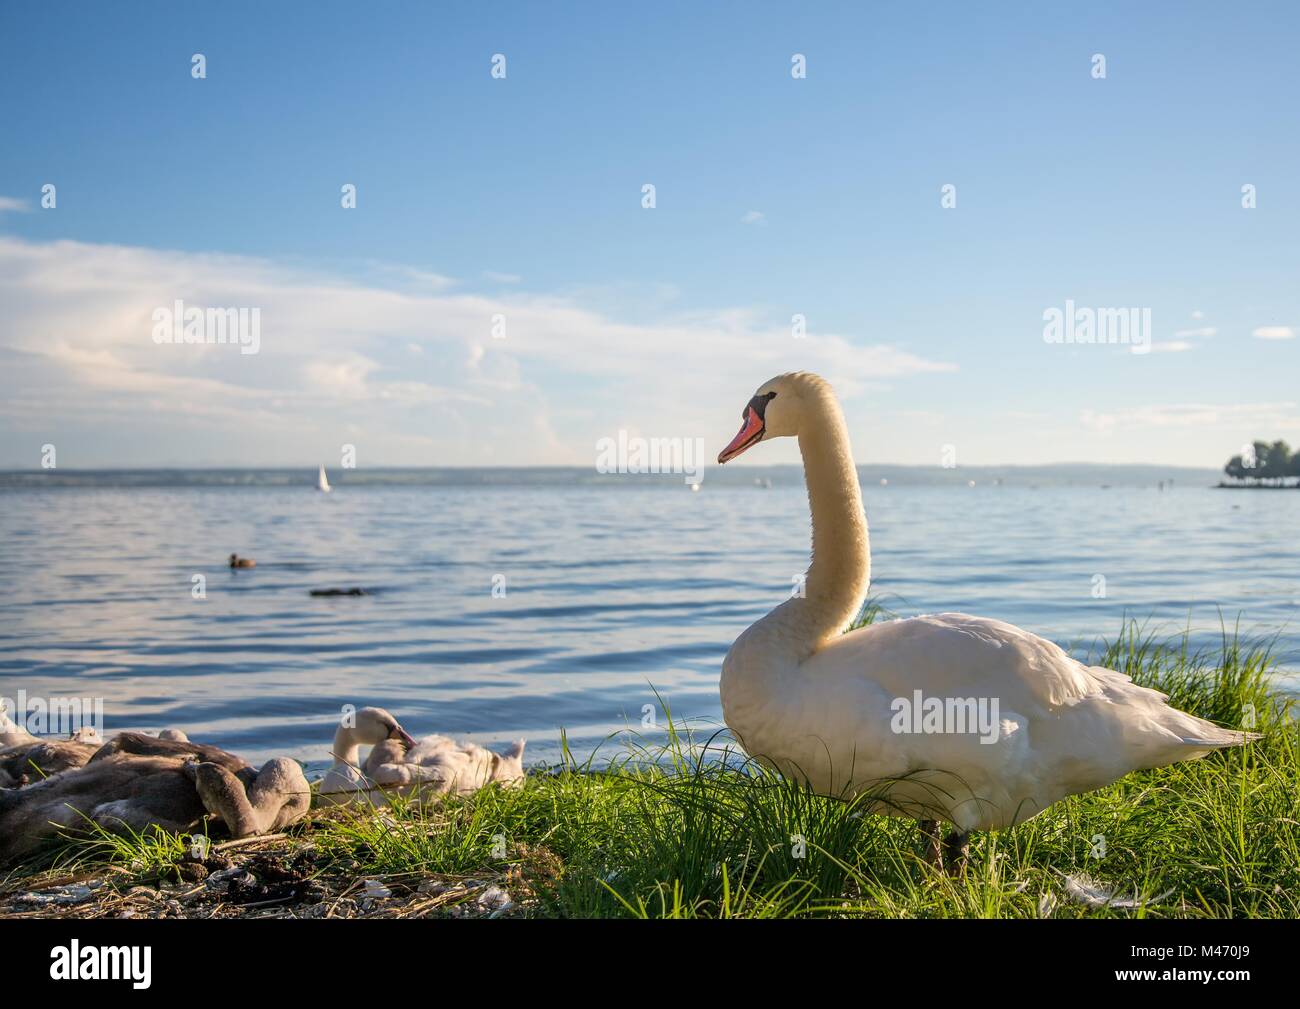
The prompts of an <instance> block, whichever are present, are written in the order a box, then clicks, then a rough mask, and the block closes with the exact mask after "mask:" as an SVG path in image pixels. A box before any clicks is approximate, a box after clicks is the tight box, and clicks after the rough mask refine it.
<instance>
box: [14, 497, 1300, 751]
mask: <svg viewBox="0 0 1300 1009" xmlns="http://www.w3.org/2000/svg"><path fill="white" fill-rule="evenodd" d="M797 481H798V474H797V472H796V473H795V474H794V478H793V479H785V480H783V481H782V480H778V482H777V483H776V485H775V486H773V487H772V488H771V489H760V488H756V487H753V486H745V485H744V484H743V483H740V484H738V485H734V486H720V485H717V484H710V483H708V482H706V485H705V486H704V487H703V488H702V489H701V490H700V491H699V492H691V491H690V490H689V489H688V488H687V487H685V486H684V485H683V484H681V483H679V482H677V481H667V482H661V483H658V484H654V485H650V484H646V485H641V486H634V487H629V486H626V485H618V486H581V485H575V486H570V485H565V484H564V483H560V484H559V485H554V482H553V481H545V482H543V483H542V484H534V485H527V484H519V483H517V482H516V483H511V482H507V483H506V484H504V485H490V484H481V483H476V484H472V485H455V484H452V485H446V486H434V485H427V484H426V485H414V486H385V485H360V484H357V485H341V486H339V487H337V488H336V490H335V492H334V493H332V494H329V495H321V494H317V493H315V492H313V491H312V490H310V489H308V488H306V487H301V486H271V487H268V486H229V487H204V486H180V487H171V488H169V487H165V486H152V487H127V488H123V487H112V486H101V485H97V484H96V483H95V481H90V482H89V484H90V485H83V486H65V487H48V488H38V489H30V488H14V487H9V488H6V489H0V542H3V543H4V550H3V554H2V555H0V696H6V697H11V698H12V697H14V696H15V694H16V691H17V690H18V689H19V688H23V689H25V690H26V691H27V693H28V694H29V695H32V696H51V695H75V696H96V697H102V698H103V700H104V708H105V722H106V728H107V729H108V730H109V731H116V730H120V729H128V728H139V729H146V730H151V731H152V730H157V729H159V728H163V727H166V726H179V727H183V728H184V729H186V730H187V731H188V732H189V733H190V734H191V736H192V737H194V738H198V739H202V740H203V741H205V742H212V743H215V744H217V745H220V746H223V747H225V748H227V749H231V750H234V751H236V752H238V753H241V754H242V755H244V756H246V757H248V758H249V759H251V760H261V759H263V758H264V757H267V756H270V755H273V754H288V755H291V756H294V757H297V758H299V759H301V760H304V761H305V762H308V763H309V765H310V766H312V767H317V766H320V763H321V762H322V761H324V760H325V758H326V757H327V754H328V751H329V741H330V738H331V732H332V725H333V723H334V722H335V720H336V719H337V716H338V711H339V708H340V706H341V705H343V704H345V703H353V704H357V705H362V704H380V705H383V706H385V707H387V708H389V709H390V710H392V711H393V712H394V713H395V714H396V715H397V716H398V717H399V718H400V719H401V720H402V722H403V723H404V724H405V725H406V726H407V728H408V729H409V730H410V731H411V732H413V733H415V734H417V735H418V734H423V733H428V732H435V731H436V732H443V733H449V734H452V735H457V736H463V737H466V738H472V739H476V740H478V741H480V742H484V743H488V744H492V743H496V742H499V741H502V740H507V739H512V738H517V737H519V736H527V737H528V739H529V741H530V742H529V758H530V760H532V759H554V758H555V757H556V755H557V753H558V738H559V730H560V728H561V727H563V728H565V729H567V731H568V735H569V739H570V743H571V746H572V747H573V748H574V749H575V750H576V751H578V752H579V753H585V752H587V751H588V750H590V748H591V747H592V746H594V745H595V744H596V742H597V741H598V740H599V739H601V738H602V737H603V736H605V735H606V734H607V733H610V732H614V731H617V730H618V729H620V728H622V727H624V726H626V725H628V724H631V725H633V726H635V727H637V728H638V729H639V728H640V725H641V720H642V712H643V706H645V705H654V706H655V709H656V711H657V713H658V722H659V724H661V725H662V722H663V715H662V711H661V709H659V708H658V705H659V700H658V698H657V697H656V693H655V692H656V691H658V692H659V694H660V695H662V697H663V698H664V699H665V700H667V701H668V702H669V703H670V704H671V706H672V709H673V714H674V716H676V717H690V718H693V719H698V720H700V721H701V722H702V723H705V724H707V723H708V722H709V721H714V722H716V721H718V720H719V718H720V710H719V705H718V697H717V681H718V670H719V664H720V662H721V660H722V657H723V655H724V654H725V652H726V650H727V648H728V646H729V645H730V643H731V641H732V640H733V639H734V638H735V637H736V635H737V634H739V633H740V632H741V631H742V630H744V628H745V627H746V626H748V624H749V623H751V622H752V621H754V620H755V619H757V618H758V617H760V616H762V615H763V614H764V613H765V612H766V611H767V610H768V609H770V608H771V607H772V606H774V605H776V604H777V603H779V602H780V601H781V600H782V599H784V598H785V597H786V595H787V594H788V592H789V591H790V586H791V579H792V577H793V576H795V575H796V574H798V573H799V572H800V571H802V570H803V569H804V567H805V566H806V560H807V549H808V516H807V510H806V508H807V505H806V499H805V496H804V492H803V488H802V486H801V485H800V484H799V483H798V482H797ZM865 493H866V506H867V515H868V519H869V521H870V524H871V531H872V548H873V576H874V584H873V593H874V594H879V595H882V596H885V597H887V598H886V602H887V604H888V605H889V606H890V607H891V608H892V609H893V610H895V611H897V612H898V613H900V614H902V615H908V614H914V613H923V612H933V611H938V610H951V609H956V610H965V611H967V612H972V613H978V614H982V615H986V616H992V617H999V618H1002V619H1005V620H1009V621H1011V622H1013V623H1017V624H1019V625H1021V626H1023V627H1026V628H1028V629H1031V630H1033V631H1036V632H1038V633H1040V634H1043V635H1045V636H1047V637H1050V638H1052V639H1053V640H1056V641H1058V642H1060V643H1061V644H1063V645H1065V646H1067V647H1076V648H1079V649H1081V650H1086V649H1087V648H1088V647H1089V646H1091V645H1093V644H1094V643H1095V642H1096V641H1097V640H1098V639H1099V638H1102V637H1107V636H1113V635H1114V634H1115V632H1116V631H1117V630H1118V628H1119V626H1120V621H1121V619H1122V617H1123V615H1124V614H1125V613H1128V614H1131V615H1137V616H1141V617H1144V618H1145V617H1151V618H1152V620H1153V623H1154V624H1155V625H1157V626H1161V627H1163V628H1165V629H1167V630H1168V631H1169V632H1170V633H1174V632H1177V631H1179V630H1180V629H1181V628H1182V627H1183V626H1184V625H1186V624H1187V622H1188V621H1189V620H1190V621H1191V625H1192V627H1193V631H1194V638H1195V639H1196V640H1197V641H1199V642H1202V643H1206V644H1212V643H1213V642H1214V641H1215V640H1217V638H1218V634H1219V628H1220V611H1221V612H1222V614H1223V617H1224V618H1225V619H1227V620H1228V621H1229V622H1232V621H1234V620H1236V619H1237V617H1238V616H1239V615H1240V617H1241V622H1242V625H1243V627H1244V628H1247V629H1249V630H1250V631H1252V632H1257V633H1266V634H1274V633H1277V634H1280V638H1279V641H1278V647H1277V651H1278V653H1279V655H1280V656H1281V658H1282V660H1283V662H1284V664H1285V665H1287V666H1288V667H1289V668H1291V669H1297V668H1300V620H1298V619H1297V618H1298V617H1300V537H1297V536H1296V534H1295V533H1296V529H1297V527H1298V526H1300V523H1297V522H1296V514H1297V511H1298V510H1300V493H1295V492H1268V491H1223V490H1212V489H1209V488H1205V487H1193V486H1181V485H1180V486H1178V487H1177V488H1176V489H1173V490H1165V491H1163V492H1161V491H1157V489H1156V488H1155V487H1137V486H1133V487H1112V488H1110V489H1104V490H1103V489H1100V488H1098V487H1039V488H1034V487H1031V486H977V487H975V488H969V487H966V486H965V485H963V484H954V485H951V486H898V485H896V484H894V483H892V482H891V484H890V486H888V487H880V486H877V485H875V484H874V483H868V484H867V485H866V487H865ZM232 551H237V552H239V553H240V554H243V555H247V556H251V557H254V558H256V560H257V562H258V564H257V567H256V569H254V570H249V571H238V572H232V571H231V570H230V569H229V568H228V567H227V566H226V557H227V555H228V554H229V553H231V552H232ZM196 574H201V575H203V576H204V577H205V578H206V598H205V599H195V598H193V596H192V591H191V589H192V585H193V576H194V575H196ZM496 575H500V576H504V584H505V595H504V597H494V596H493V594H492V587H493V578H494V576H496ZM1095 575H1102V576H1104V577H1105V589H1106V597H1105V598H1104V599H1101V598H1094V590H1095V586H1096V585H1097V584H1098V583H1097V582H1096V581H1095V579H1094V576H1095ZM352 586H360V587H363V588H365V589H367V590H368V591H369V593H370V594H369V595H367V596H363V597H359V598H334V599H330V598H313V597H311V596H309V595H308V591H309V589H312V588H331V587H338V588H350V587H352ZM1284 685H1285V686H1287V687H1288V688H1289V687H1290V686H1291V685H1292V684H1291V681H1290V679H1289V677H1288V678H1287V679H1286V681H1285V684H1284Z"/></svg>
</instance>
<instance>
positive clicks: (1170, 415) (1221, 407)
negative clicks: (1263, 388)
mask: <svg viewBox="0 0 1300 1009" xmlns="http://www.w3.org/2000/svg"><path fill="white" fill-rule="evenodd" d="M1079 421H1080V423H1082V424H1083V426H1084V427H1086V428H1089V429H1090V430H1093V431H1097V432H1100V433H1109V432H1113V431H1116V430H1128V429H1134V430H1141V429H1144V428H1148V427H1158V428H1191V427H1204V428H1214V429H1218V430H1222V429H1225V428H1227V429H1236V428H1248V429H1250V430H1276V429H1281V428H1294V427H1300V411H1298V410H1297V408H1296V404H1295V403H1294V402H1284V403H1234V404H1226V405H1225V404H1213V403H1172V404H1161V405H1148V406H1136V407H1125V408H1123V409H1119V410H1112V411H1095V410H1084V411H1083V412H1082V413H1081V414H1080V415H1079Z"/></svg>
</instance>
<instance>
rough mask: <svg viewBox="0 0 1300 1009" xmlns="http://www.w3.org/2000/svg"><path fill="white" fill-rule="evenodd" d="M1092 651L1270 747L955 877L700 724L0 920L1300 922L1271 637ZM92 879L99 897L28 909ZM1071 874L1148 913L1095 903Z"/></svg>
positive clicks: (1197, 769)
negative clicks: (464, 794) (609, 757)
mask: <svg viewBox="0 0 1300 1009" xmlns="http://www.w3.org/2000/svg"><path fill="white" fill-rule="evenodd" d="M1094 659H1095V660H1096V661H1097V662H1099V663H1100V664H1104V665H1108V666H1110V667H1111V668H1115V669H1119V670H1122V671H1123V672H1126V673H1128V674H1129V675H1131V676H1132V677H1133V678H1134V679H1135V680H1137V681H1138V682H1140V683H1143V684H1146V685H1148V686H1153V687H1156V688H1157V689H1160V690H1162V691H1164V692H1165V693H1167V694H1169V695H1170V700H1171V703H1173V704H1174V705H1175V706H1177V707H1180V708H1183V709H1184V710H1187V711H1190V712H1193V713H1195V714H1197V715H1200V716H1202V717H1204V718H1208V719H1211V720H1212V721H1215V722H1218V723H1220V724H1223V725H1229V726H1242V725H1243V724H1246V725H1249V724H1250V720H1251V719H1250V712H1252V711H1253V721H1254V727H1255V729H1256V730H1257V731H1259V732H1262V733H1263V734H1264V738H1263V739H1262V740H1260V741H1259V742H1257V743H1254V744H1252V745H1250V746H1249V747H1247V748H1244V749H1241V750H1233V751H1226V752H1222V753H1216V754H1212V755H1211V756H1209V757H1208V758H1206V759H1204V760H1200V761H1195V762H1191V763H1186V764H1180V765H1176V766H1173V767H1167V768H1161V769H1158V770H1154V771H1144V772H1139V773H1135V774H1132V775H1129V776H1128V777H1126V778H1124V779H1123V780H1121V781H1119V782H1117V783H1115V784H1113V785H1111V786H1109V787H1107V788H1104V789H1102V790H1100V791H1098V792H1093V793H1090V794H1088V795H1085V796H1077V797H1074V798H1070V799H1067V800H1065V801H1063V802H1061V803H1059V804H1057V805H1056V806H1054V807H1053V808H1052V809H1050V810H1049V811H1048V812H1046V813H1044V814H1043V815H1041V816H1039V817H1037V818H1036V819H1033V820H1031V821H1029V822H1028V823H1026V824H1023V825H1022V826H1020V827H1017V828H1015V829H1013V830H1009V831H1004V832H1001V833H998V834H985V835H976V836H975V838H974V840H973V843H972V846H971V860H970V864H969V867H968V870H967V871H966V873H965V874H964V876H962V877H960V878H957V879H949V878H947V877H946V876H942V875H939V874H937V873H935V872H934V871H933V870H930V869H928V868H927V867H925V866H924V865H922V864H921V862H920V858H919V855H920V848H919V842H918V839H917V833H916V827H915V824H914V823H912V822H911V821H907V820H899V819H894V818H885V817H877V816H871V815H863V814H862V813H861V812H860V810H859V809H858V808H857V806H856V804H854V803H846V802H839V801H835V800H831V799H826V798H822V797H820V796H816V795H813V794H811V793H810V792H809V791H808V790H807V789H805V788H803V787H801V786H799V785H797V784H793V783H791V782H788V781H785V780H783V779H781V778H779V777H776V776H774V775H771V774H769V773H767V772H764V771H763V770H761V769H760V768H758V767H756V766H754V765H753V764H752V763H748V762H746V761H744V760H743V759H742V758H741V757H740V756H739V755H737V754H735V753H734V752H730V753H728V752H727V751H726V750H725V746H726V742H725V739H723V738H721V737H717V738H713V739H709V738H706V737H701V736H700V735H699V734H698V733H696V734H695V736H692V735H691V734H690V733H687V732H685V731H681V730H678V731H670V732H669V733H668V734H667V738H666V739H665V737H664V735H663V734H662V733H661V734H660V735H659V737H658V739H657V741H655V742H653V743H651V742H650V741H648V740H645V739H642V740H640V741H639V742H635V741H634V742H633V743H631V744H626V743H621V744H619V745H620V746H621V747H623V749H621V750H620V751H619V754H618V757H617V759H616V760H615V762H614V763H613V764H612V765H611V766H609V767H608V768H607V769H604V770H599V771H598V770H596V769H595V765H594V763H593V762H592V760H590V759H588V760H586V761H583V762H579V761H577V760H576V759H574V758H573V757H572V756H567V757H566V759H565V761H564V763H563V764H562V765H561V766H559V767H556V768H551V769H549V770H547V771H545V772H542V773H535V774H532V775H530V776H529V779H528V781H527V783H526V784H525V786H524V787H523V788H520V789H517V790H500V789H492V790H488V791H485V792H483V793H480V794H479V795H478V796H476V797H474V798H472V799H467V800H458V801H453V802H449V803H448V804H446V805H444V806H442V807H439V808H437V809H431V810H422V809H420V808H419V807H417V806H414V805H405V806H399V807H395V808H393V809H390V810H386V811H378V812H372V811H347V812H341V811H331V812H328V813H313V815H312V817H311V818H309V819H308V820H307V821H305V822H303V823H300V824H298V825H296V826H295V827H294V828H293V829H292V830H291V831H290V832H288V834H287V835H285V836H283V837H276V838H272V839H269V840H258V841H255V842H254V843H252V844H243V845H236V846H234V847H231V848H227V849H216V851H215V852H214V856H213V857H210V858H209V859H208V860H207V861H206V862H196V861H194V860H193V859H192V858H190V857H189V856H187V854H186V850H185V847H184V845H183V844H182V843H181V842H180V840H179V839H178V838H174V837H167V836H161V837H155V838H137V839H130V840H126V841H122V840H110V839H108V838H99V839H93V840H90V841H80V842H75V843H73V844H71V845H70V846H69V847H67V848H66V849H64V850H63V851H62V852H60V853H58V854H57V855H55V856H53V860H52V861H51V860H48V859H47V860H46V861H45V862H44V863H41V864H39V865H31V866H26V867H23V868H21V869H20V870H18V871H16V872H14V873H12V874H11V875H10V876H9V878H8V879H6V880H3V882H2V883H0V913H4V914H9V915H14V914H27V915H38V914H54V913H69V914H76V915H77V916H78V917H86V916H94V915H95V914H98V913H102V914H104V915H109V916H112V915H119V914H122V913H123V912H124V910H125V912H126V913H129V914H136V913H140V914H147V915H151V916H159V915H161V916H168V915H176V916H194V917H198V916H221V915H226V914H228V915H239V916H247V915H277V916H305V917H320V916H336V915H337V916H348V917H351V916H414V915H423V914H474V915H477V914H496V915H503V914H504V915H523V916H534V917H549V916H602V917H605V916H608V917H626V916H646V917H769V916H770V917H783V916H827V915H831V916H870V917H931V916H941V917H1040V916H1053V917H1066V916H1082V915H1088V916H1135V915H1136V916H1142V915H1147V916H1159V917H1244V916H1267V917H1297V916H1300V798H1298V796H1297V780H1298V779H1297V733H1296V726H1295V723H1294V722H1293V720H1292V717H1291V713H1290V711H1289V708H1288V704H1287V703H1286V702H1285V701H1284V700H1283V699H1282V698H1280V697H1279V696H1278V695H1277V694H1276V693H1274V692H1273V691H1272V690H1271V688H1270V682H1269V681H1270V672H1271V671H1272V669H1273V663H1272V659H1271V658H1270V655H1269V651H1268V647H1267V643H1258V642H1247V641H1243V640H1240V639H1238V638H1236V637H1233V636H1225V639H1224V641H1223V644H1222V647H1221V648H1219V649H1217V650H1215V651H1214V652H1213V653H1208V654H1192V653H1191V652H1189V651H1188V648H1187V646H1186V642H1185V641H1174V642H1172V643H1160V642H1157V641H1156V640H1155V639H1154V638H1153V637H1151V636H1149V635H1146V634H1144V633H1143V632H1142V631H1141V629H1140V628H1138V627H1137V626H1130V627H1128V628H1126V629H1125V632H1124V634H1123V635H1122V636H1121V638H1120V639H1119V640H1118V641H1116V642H1115V643H1113V644H1112V645H1111V646H1110V647H1108V648H1106V649H1105V650H1104V653H1101V654H1098V655H1096V656H1094ZM798 838H802V839H803V845H802V850H800V845H799V844H798ZM1103 845H1104V854H1103V853H1102V851H1103ZM222 876H225V877H227V878H229V879H230V880H231V881H230V882H224V881H222V882H219V881H218V880H219V879H220V877H222ZM88 879H93V880H94V889H93V893H92V894H91V895H90V896H88V897H85V898H84V899H82V900H79V901H75V902H73V898H69V902H68V903H66V904H58V903H46V904H41V903H39V902H38V903H36V904H35V905H33V904H32V903H31V900H30V899H29V898H30V897H32V896H35V897H40V896H41V895H42V894H50V893H54V894H57V893H60V892H66V891H67V890H68V889H69V887H72V888H75V887H76V886H77V885H78V884H80V883H84V882H85V881H86V880H88ZM1068 880H1073V881H1074V884H1079V883H1084V884H1086V883H1087V882H1088V881H1089V880H1090V881H1092V882H1095V883H1098V884H1104V885H1105V886H1106V887H1108V888H1110V889H1112V890H1113V891H1114V892H1115V894H1116V896H1120V897H1128V898H1136V904H1137V905H1138V906H1133V907H1119V906H1113V905H1105V906H1089V905H1088V904H1086V903H1081V902H1080V898H1079V888H1078V886H1077V885H1073V884H1071V883H1070V882H1068ZM56 886H62V887H64V891H59V890H57V889H56V888H55V887H56ZM1071 891H1073V896H1072V894H1071ZM151 895H152V896H151ZM73 896H74V897H75V896H76V894H74V895H73ZM168 902H170V903H168ZM1094 905H1095V902H1094Z"/></svg>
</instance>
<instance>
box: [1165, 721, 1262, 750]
mask: <svg viewBox="0 0 1300 1009" xmlns="http://www.w3.org/2000/svg"><path fill="white" fill-rule="evenodd" d="M1263 738H1264V736H1263V734H1262V733H1259V732H1240V731H1238V730H1236V729H1220V728H1218V727H1217V726H1215V727H1214V732H1213V733H1206V734H1205V735H1203V736H1184V737H1183V742H1184V743H1185V744H1186V745H1188V746H1192V747H1195V748H1196V749H1198V750H1222V749H1224V748H1225V747H1228V746H1245V745H1246V744H1247V743H1253V742H1254V741H1255V740H1257V739H1263Z"/></svg>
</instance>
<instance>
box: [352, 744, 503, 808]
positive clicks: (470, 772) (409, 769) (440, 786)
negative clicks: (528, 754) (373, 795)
mask: <svg viewBox="0 0 1300 1009" xmlns="http://www.w3.org/2000/svg"><path fill="white" fill-rule="evenodd" d="M525 745H526V741H525V740H523V739H519V740H516V741H515V742H514V743H512V744H511V745H510V747H509V749H507V750H506V752H505V753H494V752H492V751H491V750H488V749H485V748H484V747H482V746H479V745H478V744H477V743H457V742H455V741H454V740H451V739H448V738H447V737H446V736H425V737H424V738H423V739H421V740H419V741H417V742H416V743H415V744H414V745H410V744H407V743H405V742H403V741H402V740H400V739H388V740H385V741H384V742H382V743H380V744H379V745H378V746H376V747H375V748H374V749H373V750H371V751H370V756H369V757H368V758H367V759H366V774H367V776H368V777H369V778H370V779H371V780H372V781H374V782H375V784H377V785H380V786H382V787H383V788H385V789H386V790H387V791H389V792H395V793H396V794H399V795H408V796H409V795H414V794H416V793H418V794H419V795H420V796H422V797H426V796H432V795H472V794H473V793H474V792H477V791H478V790H479V789H480V788H483V787H485V786H486V785H489V784H491V783H493V782H496V783H498V784H500V785H503V786H505V787H511V786H515V785H519V784H522V783H523V780H524V746H525Z"/></svg>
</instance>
